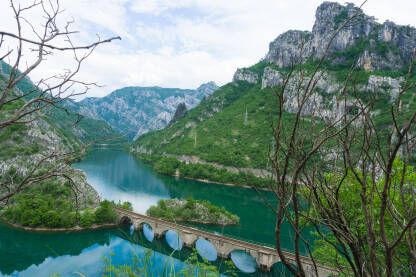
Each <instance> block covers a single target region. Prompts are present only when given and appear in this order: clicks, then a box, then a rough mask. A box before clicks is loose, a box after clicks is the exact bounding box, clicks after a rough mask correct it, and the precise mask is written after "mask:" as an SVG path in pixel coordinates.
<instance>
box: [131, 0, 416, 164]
mask: <svg viewBox="0 0 416 277" xmlns="http://www.w3.org/2000/svg"><path fill="white" fill-rule="evenodd" d="M356 9H357V8H356V7H354V6H353V5H350V4H348V5H345V6H342V5H340V4H337V3H329V2H325V3H324V4H322V5H321V6H320V7H319V8H318V10H317V15H316V16H317V20H316V22H315V26H314V29H313V31H312V33H310V32H300V31H289V32H287V33H284V34H282V35H280V36H279V37H278V38H277V39H276V40H275V41H273V42H272V43H270V49H269V53H268V54H267V55H266V57H265V59H264V60H262V61H261V62H259V63H258V64H256V65H254V66H252V67H250V68H243V69H238V70H237V71H236V73H235V74H234V78H233V82H231V83H229V84H227V85H225V86H223V87H221V88H220V89H218V90H217V91H216V92H215V93H214V94H212V95H211V96H210V97H208V98H207V99H206V100H205V101H203V102H201V104H200V105H199V106H198V107H196V108H195V109H193V110H191V111H189V112H188V113H187V114H186V115H185V116H184V117H183V118H182V119H180V120H178V121H177V122H176V123H175V124H173V125H171V126H169V127H167V128H165V129H163V130H160V131H155V132H151V133H148V134H145V135H143V136H141V137H139V138H138V139H137V140H136V141H135V142H134V145H133V150H134V151H137V152H145V153H150V152H151V153H157V154H164V155H166V154H173V155H177V158H179V159H180V160H187V161H198V159H202V160H204V161H207V162H216V163H219V164H221V165H227V166H235V167H239V168H244V167H250V168H259V169H267V168H268V166H267V164H268V163H267V161H268V152H269V151H270V149H273V139H272V129H271V122H272V119H273V116H274V115H276V113H277V112H278V109H279V108H278V106H277V101H276V97H275V95H274V93H273V89H275V88H278V87H281V86H282V82H283V80H284V78H285V76H286V75H287V73H288V71H289V68H288V65H290V64H291V59H290V57H289V56H290V55H292V56H293V57H294V56H296V54H298V53H299V44H298V42H299V36H298V35H299V34H300V35H302V36H305V39H306V47H310V48H312V46H313V45H315V46H316V45H318V46H317V47H318V48H319V49H315V50H316V51H312V50H311V49H309V48H308V49H309V50H310V51H309V50H308V49H306V50H305V51H306V54H307V55H306V58H307V59H305V60H304V64H303V68H304V69H306V71H307V75H308V74H309V75H310V74H311V73H312V71H313V69H314V67H315V66H316V65H317V63H318V59H319V58H320V56H321V55H322V51H321V50H322V49H323V48H324V46H325V43H326V42H327V41H328V37H330V34H332V33H333V32H334V28H335V27H334V26H335V25H336V24H337V21H339V17H337V14H345V13H346V14H347V15H348V14H351V13H353V12H355V11H356ZM325 14H326V15H330V16H327V17H325V16H324V15H325ZM331 18H332V19H331ZM331 20H332V21H331ZM328 26H329V27H328ZM348 28H349V29H348ZM348 28H347V30H346V31H342V32H341V33H340V34H339V35H338V36H339V37H337V38H336V40H335V42H334V45H333V46H332V47H331V48H330V53H329V57H328V59H327V60H326V61H325V62H324V64H323V67H322V71H320V72H321V73H322V72H323V70H325V73H324V74H323V75H322V76H323V77H322V78H321V80H320V81H319V82H318V83H317V85H316V88H315V90H314V93H313V95H312V97H311V98H310V100H308V102H307V103H306V107H305V109H304V120H303V122H302V124H305V127H307V126H308V117H310V116H312V115H313V114H315V115H316V113H317V111H319V113H320V114H321V115H322V117H323V118H325V117H326V118H327V119H335V118H337V117H339V116H341V115H342V113H343V111H344V110H343V109H344V107H343V105H341V99H340V95H341V93H342V88H343V86H344V81H345V79H346V77H347V74H348V70H349V68H350V67H351V66H352V65H354V64H356V65H357V68H356V70H355V71H354V74H353V79H354V82H355V84H356V88H357V91H356V93H357V96H358V98H359V99H361V100H362V101H363V102H364V103H368V101H369V100H370V99H374V101H375V103H374V107H373V111H374V113H373V119H374V122H375V124H376V125H377V128H378V130H379V131H380V135H382V136H383V135H385V133H386V132H387V130H388V127H390V126H391V124H392V122H391V114H390V110H388V109H385V107H386V103H392V102H394V101H395V99H396V97H397V94H398V93H399V90H400V87H401V85H403V83H404V80H405V77H406V76H407V68H406V65H408V64H409V61H410V57H409V53H408V52H409V51H407V47H410V48H411V46H412V45H416V29H415V28H412V27H403V26H398V25H395V24H394V23H391V22H387V23H384V24H379V23H377V22H375V21H374V19H373V18H372V17H368V16H363V17H362V21H360V22H359V23H357V24H355V25H353V26H351V27H348ZM387 29H388V30H387ZM365 30H367V31H365ZM384 31H385V32H387V31H388V32H389V34H390V35H389V36H387V37H386V36H385V35H384V33H383V32H384ZM351 33H353V34H354V35H357V38H354V39H351V40H350V41H349V42H348V43H346V41H348V36H349V35H350V34H351ZM319 38H320V40H319ZM405 48H406V49H405ZM412 49H413V48H412ZM308 51H309V52H308ZM285 53H286V54H285ZM288 54H290V55H288ZM399 60H400V63H398V62H397V61H399ZM398 65H400V66H398ZM299 78H300V73H299V69H295V72H294V73H293V75H292V79H291V81H290V82H289V84H288V89H287V95H286V99H285V104H284V112H283V114H284V124H283V127H284V126H285V125H290V122H291V120H292V119H293V117H294V113H295V112H296V111H297V100H296V95H295V90H296V85H297V80H299ZM307 81H308V79H307V80H306V81H305V82H304V83H303V84H302V86H305V85H306V83H307ZM411 81H416V74H415V72H414V70H413V72H411ZM347 94H348V103H347V106H346V109H347V111H348V113H349V114H351V115H353V114H354V113H355V112H356V110H357V107H356V106H355V104H354V103H353V99H354V97H355V96H354V92H353V91H352V89H350V90H348V91H347ZM415 100H416V99H415V96H414V93H413V91H409V92H406V93H405V94H404V95H403V97H402V101H403V102H402V105H403V107H405V109H406V111H408V112H407V113H406V114H405V115H403V116H402V118H400V119H399V120H400V122H404V121H405V120H406V117H408V116H410V114H411V113H412V111H414V110H415V109H416V101H415ZM324 121H325V119H323V121H321V123H322V124H323V123H324ZM305 130H306V128H305ZM283 131H284V132H288V130H287V128H283ZM385 137H387V136H385ZM332 147H334V149H335V147H336V145H335V142H334V144H333V146H332ZM180 155H187V156H189V157H180ZM195 156H196V157H195Z"/></svg>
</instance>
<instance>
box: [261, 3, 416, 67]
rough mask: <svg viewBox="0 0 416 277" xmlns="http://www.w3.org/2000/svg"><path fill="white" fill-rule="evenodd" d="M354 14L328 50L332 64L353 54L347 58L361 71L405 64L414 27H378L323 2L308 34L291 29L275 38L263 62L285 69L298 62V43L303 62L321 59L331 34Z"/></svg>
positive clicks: (350, 9) (414, 40)
mask: <svg viewBox="0 0 416 277" xmlns="http://www.w3.org/2000/svg"><path fill="white" fill-rule="evenodd" d="M357 12H358V13H359V15H358V16H357V17H355V18H354V19H353V20H352V21H351V23H350V24H348V25H347V26H346V27H345V28H343V29H342V30H341V31H340V32H339V33H338V34H337V36H336V37H335V39H334V41H333V43H332V44H331V46H330V48H329V57H330V58H331V59H332V63H333V64H340V63H345V62H346V59H347V58H348V57H347V56H348V55H357V56H356V57H355V56H354V57H350V58H353V59H355V61H354V62H357V63H358V65H359V66H361V67H363V68H364V69H365V70H376V69H396V70H397V69H400V68H402V67H403V66H405V65H406V64H408V62H409V60H410V58H411V56H412V55H413V51H414V49H415V47H416V29H415V28H413V27H410V26H400V25H396V24H394V23H393V22H390V21H386V22H385V23H384V24H380V23H377V21H376V20H375V19H374V18H373V17H371V16H368V15H365V14H364V13H363V12H362V10H360V9H359V8H358V7H356V6H354V5H353V4H351V3H348V4H346V5H341V4H339V3H335V2H324V3H322V4H321V5H320V6H319V7H318V9H317V11H316V21H315V24H314V26H313V29H312V32H308V31H295V30H291V31H288V32H286V33H283V34H281V35H279V36H278V37H277V38H276V39H275V40H274V41H273V42H271V43H270V45H269V52H268V54H267V55H266V57H265V60H266V61H268V62H271V63H274V64H276V65H277V66H279V67H282V68H283V67H288V66H290V65H291V64H292V63H293V62H296V61H299V54H300V48H301V44H302V42H303V43H304V48H303V57H302V58H303V60H304V61H305V60H307V59H309V58H311V57H313V58H321V57H322V56H323V55H324V53H325V49H326V47H327V45H328V43H329V41H330V39H331V37H332V35H333V34H334V32H335V31H336V30H337V29H338V28H339V27H340V26H342V24H343V23H344V22H345V21H346V20H347V19H348V18H350V17H352V16H354V15H355V14H356V13H357ZM352 47H355V48H354V49H353V50H354V51H350V53H345V55H333V54H336V53H340V52H342V51H348V50H349V49H351V48H352ZM352 52H354V53H352Z"/></svg>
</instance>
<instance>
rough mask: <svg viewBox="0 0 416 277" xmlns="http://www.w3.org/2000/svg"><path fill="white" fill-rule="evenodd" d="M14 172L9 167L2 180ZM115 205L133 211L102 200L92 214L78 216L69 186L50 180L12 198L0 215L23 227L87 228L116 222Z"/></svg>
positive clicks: (128, 205)
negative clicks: (77, 226)
mask: <svg viewBox="0 0 416 277" xmlns="http://www.w3.org/2000/svg"><path fill="white" fill-rule="evenodd" d="M15 173H16V169H14V168H11V169H10V170H9V171H8V172H7V173H6V175H5V176H4V177H6V178H7V177H8V176H14V175H15ZM15 181H17V180H15ZM115 206H117V207H120V208H123V209H127V210H132V205H131V203H129V202H124V203H118V204H115V203H114V202H110V201H108V200H104V201H103V202H101V203H100V206H99V207H98V208H97V209H96V210H95V211H94V210H92V209H91V208H87V209H85V210H84V211H81V213H80V214H79V213H78V210H77V209H76V206H75V203H74V200H73V197H72V193H71V190H70V188H69V186H68V184H64V185H62V183H61V182H60V181H58V180H57V179H56V178H52V179H49V180H46V181H42V182H41V183H38V184H36V185H34V186H31V187H30V188H29V189H27V190H25V191H24V193H20V194H17V195H15V196H13V197H12V198H11V199H10V201H9V205H8V207H7V208H5V209H4V211H2V213H3V216H4V217H5V218H6V219H7V220H8V221H10V222H12V223H17V224H20V225H22V226H29V227H47V228H70V227H74V226H76V225H79V226H81V227H90V226H91V225H92V224H103V223H115V219H116V215H115V212H114V211H113V207H115Z"/></svg>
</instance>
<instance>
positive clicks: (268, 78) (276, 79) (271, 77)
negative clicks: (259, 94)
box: [261, 67, 283, 89]
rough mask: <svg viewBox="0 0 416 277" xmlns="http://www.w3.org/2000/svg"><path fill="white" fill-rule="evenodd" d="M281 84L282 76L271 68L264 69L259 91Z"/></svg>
mask: <svg viewBox="0 0 416 277" xmlns="http://www.w3.org/2000/svg"><path fill="white" fill-rule="evenodd" d="M282 82H283V75H282V73H280V72H279V71H277V70H274V69H272V68H271V67H266V68H265V69H264V73H263V78H262V81H261V89H264V88H266V87H275V86H279V85H281V84H282Z"/></svg>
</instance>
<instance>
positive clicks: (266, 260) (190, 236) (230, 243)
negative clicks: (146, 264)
mask: <svg viewBox="0 0 416 277" xmlns="http://www.w3.org/2000/svg"><path fill="white" fill-rule="evenodd" d="M114 209H115V210H116V212H117V220H118V222H119V223H123V222H124V223H126V222H130V223H131V224H133V226H134V229H136V230H141V229H142V228H143V225H144V224H148V225H149V226H150V227H152V230H153V233H154V235H155V237H156V238H161V237H162V236H163V235H164V234H165V233H166V232H167V231H168V230H172V231H176V232H177V233H178V235H179V237H180V238H181V239H182V241H183V244H184V245H185V246H187V247H193V246H195V242H196V241H197V240H198V239H201V238H202V239H205V240H207V241H209V242H210V243H212V245H213V246H214V247H215V248H216V250H217V254H218V256H219V257H220V258H223V259H228V258H229V257H230V255H231V252H232V251H234V250H243V251H245V252H247V253H249V254H250V255H251V256H252V257H253V258H254V259H255V260H256V262H257V264H258V265H259V268H260V270H263V271H270V270H271V268H272V266H273V265H274V264H275V263H278V262H280V261H281V260H280V258H279V254H278V252H277V250H276V249H274V248H270V247H266V246H261V245H257V244H253V243H249V242H245V241H241V240H237V239H233V238H229V237H226V236H220V235H215V234H212V233H209V232H205V231H202V230H199V229H196V228H192V227H187V226H183V225H178V224H176V223H172V222H169V221H165V220H161V219H158V218H154V217H150V216H146V215H142V214H139V213H135V212H131V211H127V210H124V209H120V208H114ZM284 255H285V257H286V259H287V260H289V261H290V262H291V263H293V264H296V258H295V255H294V254H293V253H290V252H284ZM301 261H302V263H303V266H304V270H305V273H306V274H307V276H311V277H316V274H315V270H314V267H313V263H312V260H311V259H310V258H308V257H305V256H301ZM317 266H318V277H321V276H330V275H335V274H336V273H337V272H336V271H335V270H334V269H332V268H330V267H326V266H324V265H320V264H317Z"/></svg>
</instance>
